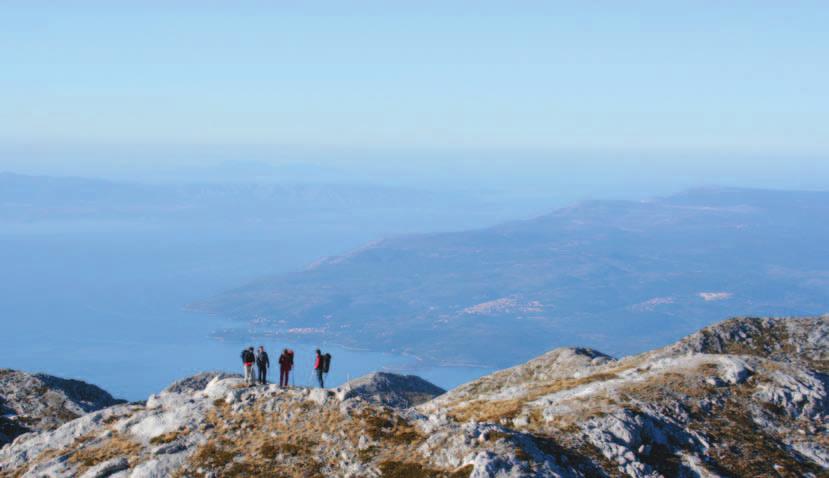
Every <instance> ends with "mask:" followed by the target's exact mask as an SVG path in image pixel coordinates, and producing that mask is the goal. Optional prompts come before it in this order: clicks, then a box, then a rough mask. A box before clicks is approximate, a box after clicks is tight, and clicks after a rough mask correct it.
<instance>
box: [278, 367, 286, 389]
mask: <svg viewBox="0 0 829 478" xmlns="http://www.w3.org/2000/svg"><path fill="white" fill-rule="evenodd" d="M279 386H280V387H287V386H288V369H286V368H284V367H283V368H280V369H279Z"/></svg>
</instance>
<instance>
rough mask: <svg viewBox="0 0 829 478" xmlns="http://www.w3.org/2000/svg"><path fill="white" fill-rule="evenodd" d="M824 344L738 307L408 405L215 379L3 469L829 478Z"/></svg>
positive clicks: (4, 455)
mask: <svg viewBox="0 0 829 478" xmlns="http://www.w3.org/2000/svg"><path fill="white" fill-rule="evenodd" d="M827 353H829V317H819V318H808V319H756V318H739V319H732V320H729V321H726V322H723V323H720V324H717V325H715V326H712V327H709V328H706V329H704V330H702V331H700V332H698V333H695V334H693V335H691V336H689V337H686V338H685V339H683V340H681V341H679V342H678V343H676V344H673V345H671V346H668V347H665V348H662V349H659V350H654V351H651V352H647V353H644V354H640V355H637V356H632V357H627V358H623V359H620V360H616V359H613V358H611V357H609V356H607V355H604V354H601V353H600V352H596V351H594V350H590V349H557V350H553V351H551V352H549V353H547V354H545V355H543V356H541V357H538V358H536V359H534V360H532V361H530V362H528V363H526V364H524V365H520V366H517V367H514V368H511V369H508V370H503V371H500V372H496V373H494V374H491V375H489V376H486V377H483V378H481V379H479V380H476V381H474V382H471V383H469V384H466V385H463V386H461V387H458V388H457V389H455V390H452V391H450V392H448V393H446V394H443V395H440V396H438V397H436V398H434V399H432V400H430V401H428V402H425V403H423V404H421V405H419V406H417V407H415V408H394V407H390V406H387V405H384V404H383V403H382V401H383V400H374V399H372V398H371V394H368V395H367V398H368V399H366V397H363V396H351V395H350V394H349V393H348V392H349V390H348V389H341V390H322V389H288V390H280V389H278V388H276V387H273V386H267V387H254V388H246V387H242V386H241V384H240V380H239V379H238V378H234V377H231V378H222V377H216V378H215V379H213V380H211V381H210V382H209V383H208V384H207V386H206V387H205V388H204V389H203V390H198V389H196V390H194V389H183V391H182V392H181V393H176V392H172V391H165V392H162V393H161V394H159V395H154V396H152V397H150V399H149V400H148V401H147V403H146V405H139V404H129V405H118V406H115V407H111V408H107V409H104V410H101V411H97V412H94V413H91V414H88V415H85V416H83V417H81V418H78V419H76V420H73V421H71V422H69V423H67V424H65V425H63V426H62V427H60V428H58V429H57V430H54V431H50V432H43V433H41V434H38V435H27V436H25V437H23V438H21V439H19V440H18V441H16V442H15V443H14V444H13V445H11V446H7V447H5V448H3V449H1V450H0V475H3V476H44V475H46V476H59V477H60V476H97V477H103V476H118V477H128V476H129V477H149V476H193V477H207V476H222V477H228V476H231V477H232V476H240V477H241V476H292V477H329V476H348V477H380V476H384V477H427V476H428V477H435V476H437V477H454V478H459V477H464V478H466V477H475V478H480V477H596V476H598V477H602V476H608V477H611V476H612V477H615V476H630V477H659V476H664V477H685V476H687V477H691V476H702V477H715V476H746V477H748V476H751V477H754V476H783V477H800V476H807V477H808V476H815V477H816V476H819V475H820V476H823V475H825V474H826V473H827V471H829V431H827V428H826V423H825V420H826V416H827V412H829V394H827V387H828V386H829V378H827V372H829V370H827V368H826V363H827V362H826V361H825V358H826V357H827ZM387 379H388V380H387ZM398 380H402V381H400V382H398ZM378 381H379V382H382V383H392V382H395V383H398V385H399V386H401V387H402V389H413V388H414V389H417V390H420V389H422V383H420V381H419V380H418V381H406V380H405V377H403V378H397V377H395V378H393V379H391V378H389V377H386V379H382V380H378V379H376V378H375V379H366V380H363V381H362V383H365V382H369V383H371V382H378ZM372 387H373V388H377V386H372Z"/></svg>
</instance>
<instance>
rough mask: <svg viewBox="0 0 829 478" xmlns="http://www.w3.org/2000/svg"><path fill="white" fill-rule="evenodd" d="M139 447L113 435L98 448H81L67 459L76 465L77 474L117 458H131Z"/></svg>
mask: <svg viewBox="0 0 829 478" xmlns="http://www.w3.org/2000/svg"><path fill="white" fill-rule="evenodd" d="M140 449H141V445H139V444H138V443H136V442H134V441H132V440H130V439H128V438H126V437H123V436H121V435H113V436H112V437H111V438H110V439H109V440H107V441H105V442H104V443H102V444H101V445H98V446H87V447H81V448H79V449H78V450H77V451H75V453H73V454H72V455H71V456H70V457H69V462H70V463H74V464H76V465H78V470H77V472H78V474H82V473H83V472H84V471H85V470H86V469H88V468H91V467H93V466H95V465H97V464H99V463H103V462H105V461H107V460H111V459H113V458H118V457H127V458H132V457H133V456H134V455H135V454H136V453H137V452H138V451H139V450H140Z"/></svg>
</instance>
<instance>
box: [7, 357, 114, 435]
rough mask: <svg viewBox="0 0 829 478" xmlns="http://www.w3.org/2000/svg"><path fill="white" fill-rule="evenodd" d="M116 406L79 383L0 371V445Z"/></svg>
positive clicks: (101, 392) (92, 387) (107, 396)
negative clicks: (23, 435) (25, 434)
mask: <svg viewBox="0 0 829 478" xmlns="http://www.w3.org/2000/svg"><path fill="white" fill-rule="evenodd" d="M118 403H123V400H116V399H114V398H112V395H110V394H109V393H107V392H106V391H104V390H102V389H100V388H98V387H96V386H95V385H90V384H88V383H85V382H82V381H80V380H68V379H64V378H59V377H53V376H51V375H44V374H30V373H26V372H20V371H15V370H8V369H0V446H2V445H5V444H7V443H9V442H11V441H12V440H14V439H15V438H16V437H17V436H19V435H22V434H24V433H29V432H39V431H46V430H53V429H55V428H57V427H59V426H60V425H62V424H64V423H66V422H68V421H71V420H74V419H75V418H78V417H79V416H81V415H85V414H86V413H89V412H92V411H95V410H100V409H102V408H105V407H109V406H112V405H115V404H118Z"/></svg>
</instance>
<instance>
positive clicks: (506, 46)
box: [0, 0, 829, 155]
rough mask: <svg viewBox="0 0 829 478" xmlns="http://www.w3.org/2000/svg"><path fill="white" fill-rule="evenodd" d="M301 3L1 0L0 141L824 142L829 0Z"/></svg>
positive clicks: (818, 149)
mask: <svg viewBox="0 0 829 478" xmlns="http://www.w3.org/2000/svg"><path fill="white" fill-rule="evenodd" d="M299 3H300V2H296V3H295V4H293V5H288V2H247V3H243V4H241V6H237V2H224V3H220V2H143V3H141V4H139V3H138V2H100V3H92V2H59V1H54V2H39V1H31V0H29V1H25V2H22V1H21V2H14V1H11V2H9V1H6V2H3V3H2V4H0V64H2V65H3V68H2V69H3V73H2V74H0V105H2V106H1V107H0V143H2V144H0V146H2V145H5V146H9V145H12V146H16V145H21V144H22V145H32V144H36V145H39V146H49V147H51V146H56V147H61V145H93V146H94V145H122V146H123V145H136V146H137V145H140V146H147V145H154V146H159V145H162V146H163V145H171V144H175V145H185V146H186V145H225V146H228V145H229V146H232V145H248V146H249V145H257V146H266V147H271V146H278V147H284V146H289V147H294V148H305V147H313V148H368V149H372V148H379V149H384V148H385V149H411V148H423V149H431V150H458V149H477V150H486V149H489V148H494V149H499V150H534V151H538V150H541V151H546V150H577V151H580V150H586V151H602V150H604V151H607V150H610V151H642V150H645V151H685V152H688V151H691V152H693V151H707V152H710V151H716V152H726V153H728V152H740V153H747V154H752V153H757V152H760V153H764V154H765V153H786V154H788V153H796V154H807V155H825V154H827V153H829V94H827V90H826V85H829V61H827V58H828V57H829V28H827V25H829V3H827V2H798V1H789V2H780V1H774V2H763V1H751V2H738V1H731V2H713V1H710V2H708V1H693V2H690V1H689V2H664V1H659V2H635V1H634V2H589V3H588V2H569V3H563V2H492V3H490V2H479V1H470V2H461V1H458V2H442V1H441V2H313V3H314V6H313V7H308V6H301V5H299ZM305 3H310V2H305ZM231 5H234V6H233V7H231Z"/></svg>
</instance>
